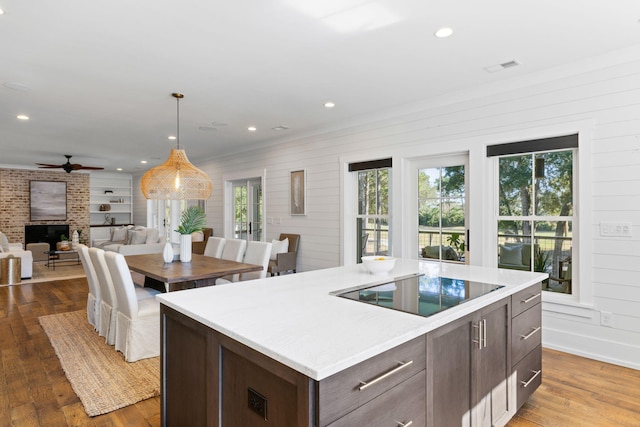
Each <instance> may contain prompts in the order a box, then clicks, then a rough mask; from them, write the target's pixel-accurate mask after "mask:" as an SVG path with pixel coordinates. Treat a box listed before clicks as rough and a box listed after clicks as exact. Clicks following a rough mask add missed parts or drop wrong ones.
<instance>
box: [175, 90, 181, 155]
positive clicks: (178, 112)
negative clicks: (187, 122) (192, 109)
mask: <svg viewBox="0 0 640 427" xmlns="http://www.w3.org/2000/svg"><path fill="white" fill-rule="evenodd" d="M176 117H177V119H176V122H177V123H176V145H177V147H178V150H179V149H180V98H178V97H176Z"/></svg>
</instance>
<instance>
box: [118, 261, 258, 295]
mask: <svg viewBox="0 0 640 427" xmlns="http://www.w3.org/2000/svg"><path fill="white" fill-rule="evenodd" d="M125 260H126V261H127V265H128V266H129V270H131V271H135V272H136V273H140V274H143V275H144V276H145V280H144V286H145V287H150V288H153V289H157V290H159V291H161V292H170V291H175V290H183V289H188V288H193V287H202V286H211V285H215V281H216V279H218V278H220V277H223V276H228V275H233V274H240V273H248V272H251V271H260V270H262V269H263V267H262V266H261V265H257V264H247V263H243V262H237V261H231V260H227V259H222V258H213V257H210V256H206V255H200V254H192V257H191V261H190V262H180V261H173V262H168V263H165V262H164V258H163V256H162V254H144V255H127V256H125Z"/></svg>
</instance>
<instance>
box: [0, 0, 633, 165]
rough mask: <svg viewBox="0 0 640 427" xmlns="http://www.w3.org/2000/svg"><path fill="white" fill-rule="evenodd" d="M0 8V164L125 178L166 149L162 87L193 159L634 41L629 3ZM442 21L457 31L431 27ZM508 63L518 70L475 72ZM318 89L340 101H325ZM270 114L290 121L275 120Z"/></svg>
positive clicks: (77, 3) (388, 1)
mask: <svg viewBox="0 0 640 427" xmlns="http://www.w3.org/2000/svg"><path fill="white" fill-rule="evenodd" d="M0 8H2V9H3V10H4V12H5V13H4V15H1V16H0V43H1V48H0V164H10V165H31V166H34V163H36V162H39V163H56V164H57V163H63V162H64V161H65V159H64V157H63V154H71V155H73V156H74V157H73V159H72V162H74V163H82V164H84V165H90V166H102V167H105V168H106V170H111V171H113V170H115V168H116V167H123V168H124V170H125V171H127V172H132V173H135V172H138V171H142V170H145V169H148V168H149V167H150V166H154V165H156V164H159V163H161V162H162V161H164V160H165V159H166V157H167V155H168V153H169V149H170V148H171V147H172V146H173V145H174V144H175V142H172V141H169V140H168V139H167V136H168V135H170V134H175V130H176V105H175V99H174V98H172V97H171V95H170V94H171V92H182V93H184V94H185V98H184V100H183V101H181V104H180V142H181V145H182V146H183V147H184V148H186V150H187V154H188V155H189V157H190V159H191V160H192V161H195V162H197V160H199V159H202V158H206V157H213V156H216V155H219V154H220V153H223V152H224V153H226V152H230V151H235V150H246V149H250V148H251V147H252V146H255V145H260V144H265V143H267V142H270V141H274V140H278V139H282V138H284V139H290V138H293V137H295V136H297V135H304V134H309V133H311V132H316V131H318V130H321V129H322V128H326V127H335V126H339V125H340V124H341V123H346V122H348V121H351V120H358V118H359V117H363V116H367V115H374V114H376V115H377V114H382V113H383V112H385V111H390V110H393V109H396V108H401V107H402V106H403V105H407V104H410V103H415V102H420V101H422V100H427V99H430V98H433V97H435V96H440V95H442V94H446V93H449V92H455V91H460V90H462V89H465V88H471V87H476V86H479V85H486V84H492V83H493V84H495V83H496V82H499V81H504V80H508V79H513V78H521V77H522V76H524V75H526V74H531V73H536V72H539V71H541V70H544V69H547V68H550V67H557V66H560V65H562V64H567V63H571V62H574V61H580V60H584V59H585V58H589V57H593V56H598V55H603V54H606V53H608V52H611V51H613V50H618V49H625V48H629V47H632V46H634V45H640V24H639V23H638V19H639V18H640V1H637V0H616V1H608V2H607V1H603V0H598V1H596V0H484V1H480V0H378V1H367V0H235V1H221V0H217V1H212V0H209V1H205V0H200V1H196V0H180V1H178V0H153V1H152V0H137V1H130V0H129V1H124V0H110V1H105V0H91V1H87V0H62V1H57V2H53V1H47V0H30V1H26V0H0ZM444 26H448V27H451V28H453V30H454V34H453V35H452V36H451V37H449V38H446V39H438V38H436V37H434V36H433V33H434V32H435V31H436V30H437V29H439V28H440V27H444ZM512 60H516V61H518V62H520V63H521V64H522V65H520V66H517V67H515V68H510V69H506V70H503V71H500V72H496V73H489V72H487V71H485V70H484V68H485V67H490V66H493V65H496V64H500V63H504V62H507V61H512ZM329 100H331V101H334V102H335V103H336V104H337V106H336V107H335V108H333V109H326V108H324V107H323V103H324V102H325V101H329ZM17 114H27V115H28V116H30V120H29V121H20V120H17V119H16V115H17ZM217 122H221V123H226V126H220V125H217V124H214V123H217ZM250 125H254V126H256V127H257V128H258V130H257V131H256V132H249V131H247V127H248V126H250ZM280 125H284V126H288V127H289V128H290V129H289V130H281V131H276V130H272V128H273V127H276V126H280ZM143 159H144V160H148V161H149V164H148V165H140V160H143Z"/></svg>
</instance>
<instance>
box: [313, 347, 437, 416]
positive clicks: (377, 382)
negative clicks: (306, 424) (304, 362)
mask: <svg viewBox="0 0 640 427" xmlns="http://www.w3.org/2000/svg"><path fill="white" fill-rule="evenodd" d="M425 366H426V364H425V337H424V336H421V337H419V338H416V339H413V340H411V341H409V342H406V343H404V344H401V345H399V346H397V347H395V348H392V349H391V350H388V351H386V352H384V353H382V354H379V355H377V356H374V357H372V358H371V359H368V360H366V361H364V362H362V363H359V364H357V365H355V366H352V367H350V368H347V369H345V370H343V371H340V372H338V373H337V374H334V375H332V376H330V377H328V378H325V379H323V380H322V381H320V382H318V383H316V387H317V391H316V394H317V396H318V408H320V411H319V414H318V415H319V420H318V424H319V425H322V426H324V425H328V424H330V423H331V422H333V421H335V420H337V419H338V418H340V417H342V416H344V415H345V414H347V413H349V412H351V411H353V410H355V409H356V408H359V407H361V406H362V405H364V404H365V403H367V402H369V401H371V400H372V399H374V398H376V397H377V396H379V395H381V394H383V393H384V392H386V391H387V390H390V389H391V388H393V387H395V386H397V385H398V384H400V383H402V382H403V381H405V380H407V379H409V378H411V377H413V376H414V375H415V374H417V373H419V372H422V371H424V369H425ZM423 382H424V381H423ZM423 386H424V384H423ZM423 412H424V408H423ZM413 413H415V411H413ZM422 418H424V414H423V415H422ZM339 425H342V424H339ZM418 425H419V424H418Z"/></svg>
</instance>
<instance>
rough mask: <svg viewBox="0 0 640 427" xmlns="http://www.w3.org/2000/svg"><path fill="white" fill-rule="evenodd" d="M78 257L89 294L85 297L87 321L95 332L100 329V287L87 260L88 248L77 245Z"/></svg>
mask: <svg viewBox="0 0 640 427" xmlns="http://www.w3.org/2000/svg"><path fill="white" fill-rule="evenodd" d="M77 249H78V256H79V257H80V262H82V268H83V269H84V274H85V275H86V276H87V283H88V284H89V294H88V295H87V321H88V322H89V324H90V325H91V326H93V327H94V329H95V330H96V331H97V330H98V329H99V328H100V301H101V299H100V286H99V285H98V276H97V275H96V270H95V268H93V263H92V262H91V259H90V258H89V248H88V247H87V246H86V245H78V247H77Z"/></svg>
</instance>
